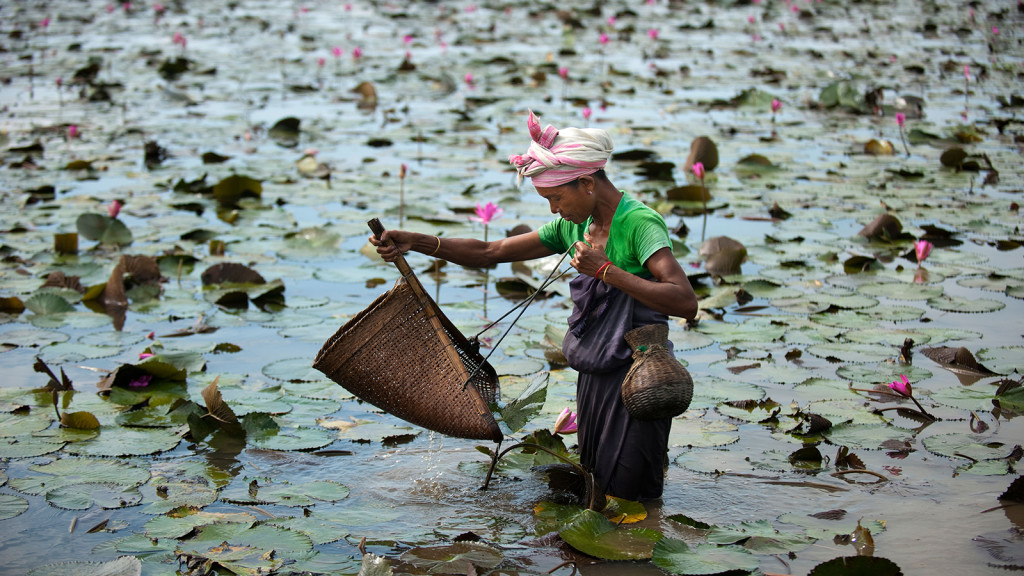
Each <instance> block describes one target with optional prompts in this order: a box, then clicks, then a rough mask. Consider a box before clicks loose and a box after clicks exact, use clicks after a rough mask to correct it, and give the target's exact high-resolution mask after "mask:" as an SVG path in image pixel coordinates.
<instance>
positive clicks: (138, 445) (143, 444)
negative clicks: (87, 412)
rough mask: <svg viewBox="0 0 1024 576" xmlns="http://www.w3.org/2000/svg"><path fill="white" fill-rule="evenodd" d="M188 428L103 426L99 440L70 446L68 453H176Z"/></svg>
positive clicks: (95, 439)
mask: <svg viewBox="0 0 1024 576" xmlns="http://www.w3.org/2000/svg"><path fill="white" fill-rule="evenodd" d="M186 430H187V428H182V427H177V428H124V427H121V426H116V427H114V426H110V427H108V426H102V427H101V428H100V433H99V435H98V436H96V437H95V438H93V439H91V440H86V441H84V442H76V443H74V444H69V445H68V446H67V447H66V450H67V451H68V452H69V453H71V454H77V455H80V456H144V455H147V454H156V453H159V452H168V451H170V450H173V449H174V448H175V447H177V446H178V444H180V443H181V438H182V436H184V434H185V431H186Z"/></svg>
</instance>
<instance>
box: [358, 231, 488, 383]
mask: <svg viewBox="0 0 1024 576" xmlns="http://www.w3.org/2000/svg"><path fill="white" fill-rule="evenodd" d="M366 225H367V226H369V227H370V230H371V231H372V232H373V234H374V236H376V237H377V238H378V239H379V238H380V237H381V236H382V235H383V234H384V225H383V224H381V222H380V219H378V218H371V219H370V220H368V221H367V222H366ZM388 244H389V245H394V242H391V241H390V240H389V241H388ZM395 266H397V267H398V271H399V272H401V273H402V278H404V279H405V281H406V282H407V283H408V284H409V287H410V288H412V291H413V293H414V294H415V295H416V298H417V299H418V300H419V302H420V306H422V307H423V310H424V311H425V312H426V313H427V318H428V319H429V320H430V325H431V326H433V328H434V332H436V333H437V337H438V339H439V340H440V341H441V343H442V344H443V345H444V350H445V353H446V354H447V355H448V360H449V361H450V362H451V363H452V365H453V366H455V367H456V369H457V370H458V371H459V375H460V377H461V378H462V381H463V382H468V381H469V370H467V369H466V365H465V363H464V362H463V361H462V357H460V356H459V353H458V352H457V351H456V350H455V346H454V345H453V344H452V342H451V339H450V338H449V337H448V332H447V331H445V329H444V325H443V324H441V319H440V318H438V317H437V304H435V303H434V302H433V300H431V299H430V295H429V294H427V291H426V290H425V289H424V288H423V284H420V279H419V278H417V277H416V274H414V273H413V271H412V268H410V267H409V263H408V262H406V261H405V256H403V255H402V254H399V255H398V258H396V259H395ZM463 386H465V384H463Z"/></svg>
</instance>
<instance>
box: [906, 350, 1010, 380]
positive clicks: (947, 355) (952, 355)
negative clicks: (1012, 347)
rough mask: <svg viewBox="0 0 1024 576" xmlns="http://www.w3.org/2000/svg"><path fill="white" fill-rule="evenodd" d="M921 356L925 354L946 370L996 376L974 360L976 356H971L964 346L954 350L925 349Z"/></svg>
mask: <svg viewBox="0 0 1024 576" xmlns="http://www.w3.org/2000/svg"><path fill="white" fill-rule="evenodd" d="M921 354H924V355H925V356H927V357H928V358H929V359H931V360H933V361H934V362H938V363H939V364H942V365H943V366H945V367H946V368H956V369H959V370H967V371H971V372H974V373H977V374H985V375H991V374H995V372H993V371H991V370H989V369H988V368H986V367H985V366H982V365H981V364H980V363H979V362H978V361H977V360H976V359H975V358H974V355H973V354H971V351H970V350H968V349H967V348H964V347H963V346H961V347H959V348H953V347H950V346H938V347H934V348H924V349H922V350H921Z"/></svg>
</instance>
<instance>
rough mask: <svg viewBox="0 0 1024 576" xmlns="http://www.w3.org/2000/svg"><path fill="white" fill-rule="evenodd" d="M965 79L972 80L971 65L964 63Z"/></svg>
mask: <svg viewBox="0 0 1024 576" xmlns="http://www.w3.org/2000/svg"><path fill="white" fill-rule="evenodd" d="M964 80H967V81H968V82H970V81H971V67H970V66H968V65H966V64H965V65H964Z"/></svg>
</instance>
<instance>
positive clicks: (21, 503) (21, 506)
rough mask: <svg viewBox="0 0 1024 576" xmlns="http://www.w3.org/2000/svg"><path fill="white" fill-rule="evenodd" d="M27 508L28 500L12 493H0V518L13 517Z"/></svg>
mask: <svg viewBox="0 0 1024 576" xmlns="http://www.w3.org/2000/svg"><path fill="white" fill-rule="evenodd" d="M25 510H28V500H25V499H24V498H22V497H21V496H15V495H13V494H0V520H7V519H8V518H14V517H15V516H18V515H19V514H21V513H22V512H24V511H25Z"/></svg>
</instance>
